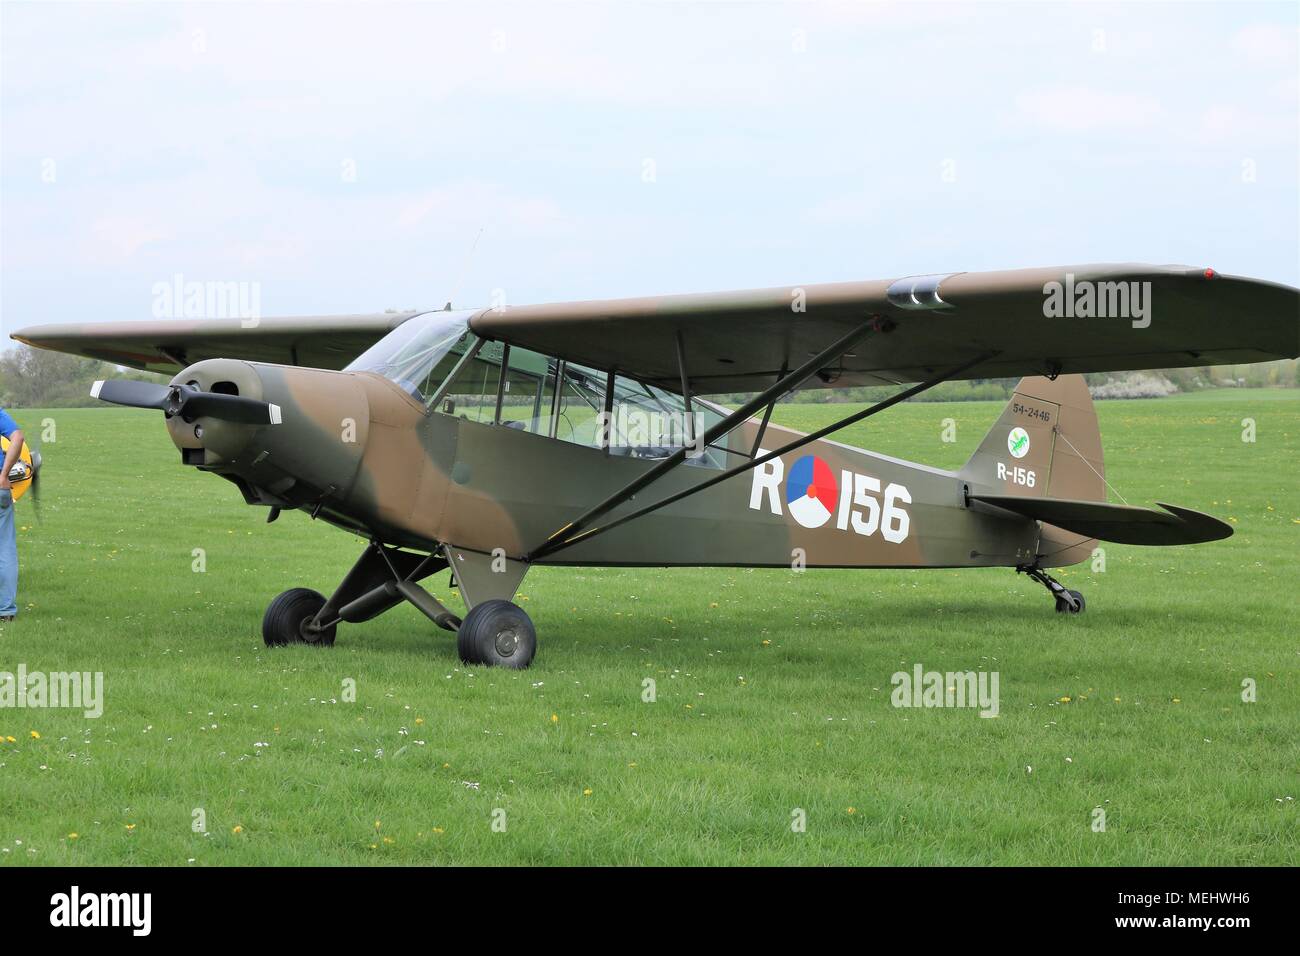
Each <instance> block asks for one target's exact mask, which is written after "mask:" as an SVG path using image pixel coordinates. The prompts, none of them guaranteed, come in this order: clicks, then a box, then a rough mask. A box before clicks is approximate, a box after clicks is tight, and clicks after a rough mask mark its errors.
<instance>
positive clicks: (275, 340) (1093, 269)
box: [13, 264, 1300, 668]
mask: <svg viewBox="0 0 1300 956" xmlns="http://www.w3.org/2000/svg"><path fill="white" fill-rule="evenodd" d="M13 338H15V339H17V340H18V341H20V342H24V343H27V344H28V345H32V346H37V347H40V348H47V349H54V350H58V351H62V352H70V353H73V354H77V355H83V356H89V357H92V358H96V359H102V360H105V361H108V362H112V363H115V364H117V365H119V366H129V367H132V368H136V369H144V370H148V371H155V372H174V373H175V374H174V375H173V377H172V378H171V381H170V384H168V385H162V384H154V383H149V382H138V381H128V380H123V379H116V380H112V379H110V380H107V381H102V382H96V383H95V386H94V388H93V390H92V394H93V395H94V396H96V397H97V398H99V399H101V400H103V401H106V402H111V403H114V404H117V405H125V406H132V407H140V408H153V409H158V410H161V411H162V412H163V415H164V419H165V424H166V428H167V432H168V434H169V435H170V437H171V439H172V441H173V442H174V443H175V445H176V447H177V449H178V450H179V452H180V457H181V463H182V464H183V465H185V466H188V467H190V468H194V469H196V470H198V471H204V472H210V473H212V474H214V475H218V476H220V477H222V478H224V479H226V480H227V481H229V482H230V483H232V484H233V485H234V486H235V487H236V488H237V489H238V491H239V493H240V494H241V495H242V496H243V498H244V500H245V502H247V503H248V504H250V505H256V506H262V507H266V508H268V509H269V512H268V517H267V520H268V521H274V520H276V518H278V517H279V515H280V514H281V512H282V511H283V510H285V509H298V510H301V511H305V512H307V513H308V514H309V515H310V516H311V517H312V518H318V519H321V520H323V521H325V522H327V523H329V524H331V525H335V526H337V527H339V528H342V529H344V530H346V531H349V532H352V533H353V534H355V535H357V536H359V537H360V538H362V539H364V540H365V542H366V544H365V547H364V549H363V550H362V552H361V555H360V557H359V558H358V559H357V561H356V564H355V565H354V566H353V567H352V569H351V570H350V571H349V572H348V573H347V575H346V576H345V577H344V579H343V581H342V582H341V583H340V584H339V585H338V586H337V587H336V588H335V589H334V590H333V592H332V593H331V594H330V595H329V596H328V597H326V596H325V595H323V594H321V593H319V592H317V591H315V590H313V589H310V588H306V587H294V588H291V589H289V590H286V591H284V592H283V593H281V594H280V595H278V596H277V597H275V598H274V599H273V600H272V601H271V602H270V604H269V606H268V607H267V609H266V612H265V615H264V618H263V622H262V633H263V639H264V641H265V642H266V644H267V645H269V646H280V645H286V644H296V643H306V644H313V645H317V646H329V645H332V644H333V643H334V640H335V636H336V631H337V627H338V625H339V624H342V623H347V624H357V623H361V622H364V621H369V620H372V619H374V618H376V617H378V616H379V615H381V614H383V613H384V612H385V611H387V610H389V609H391V608H393V607H395V606H397V605H398V604H400V603H402V602H403V601H405V602H409V603H410V604H412V605H414V606H415V607H416V608H418V609H419V610H420V611H421V612H422V613H423V614H424V615H425V616H427V617H428V618H429V619H430V620H431V621H433V622H434V624H436V625H437V626H439V627H441V628H443V629H445V630H448V631H451V632H453V633H455V634H456V635H457V650H458V653H459V656H460V657H461V659H462V660H463V661H465V662H466V663H469V664H481V665H498V666H505V667H511V668H522V667H527V666H528V665H529V664H530V663H531V662H532V660H533V658H534V655H535V653H536V649H537V635H536V631H535V629H534V627H533V624H532V621H531V620H530V618H529V616H528V615H527V614H526V613H525V612H524V610H523V609H522V608H521V607H519V606H518V605H517V604H516V603H514V600H513V599H514V598H515V597H516V594H517V591H518V588H519V585H520V582H521V581H522V580H523V578H524V575H525V573H526V572H527V571H528V569H529V568H530V567H532V566H533V565H568V566H616V565H618V566H656V567H658V566H701V567H704V566H714V567H799V568H816V567H833V568H979V567H1006V568H1011V569H1014V570H1015V571H1016V572H1018V573H1023V574H1026V575H1028V576H1029V577H1030V578H1032V579H1033V580H1035V581H1037V582H1038V583H1039V584H1041V585H1043V586H1044V587H1045V588H1046V589H1047V590H1048V592H1049V593H1050V595H1051V597H1052V599H1053V601H1054V604H1055V609H1056V611H1058V612H1060V613H1063V614H1077V613H1079V612H1082V611H1083V610H1084V607H1085V601H1084V597H1083V595H1082V594H1081V593H1080V592H1078V591H1077V590H1071V589H1068V588H1066V587H1064V586H1063V585H1062V584H1061V583H1060V582H1059V581H1058V580H1057V579H1056V578H1054V577H1052V576H1051V574H1049V573H1048V572H1049V571H1050V570H1052V569H1055V568H1059V567H1065V566H1067V565H1070V564H1074V563H1077V562H1079V561H1082V560H1085V559H1086V558H1088V557H1089V556H1090V555H1091V553H1092V550H1093V547H1094V545H1095V544H1096V542H1097V541H1114V542H1123V543H1129V544H1146V545H1176V544H1193V543H1198V542H1207V541H1213V540H1216V539H1220V538H1225V537H1227V536H1229V535H1230V534H1231V533H1232V528H1231V527H1230V526H1229V525H1227V524H1225V523H1224V522H1222V521H1219V520H1218V519H1216V518H1213V517H1211V516H1209V515H1206V514H1202V513H1200V512H1197V511H1193V510H1190V509H1188V508H1182V507H1178V506H1175V505H1169V504H1161V506H1160V507H1161V508H1162V509H1163V510H1160V511H1157V510H1155V509H1151V508H1145V507H1134V506H1129V505H1127V504H1112V503H1110V502H1109V500H1108V493H1107V492H1108V485H1107V482H1106V478H1105V469H1104V463H1103V456H1102V446H1101V436H1100V432H1099V429H1098V425H1097V416H1096V412H1095V410H1094V409H1093V405H1092V399H1091V397H1090V395H1089V393H1088V389H1087V386H1086V385H1085V383H1084V379H1083V374H1084V373H1087V372H1112V371H1121V370H1129V369H1148V368H1170V367H1179V366H1209V365H1224V364H1243V363H1250V362H1263V361H1269V360H1273V359H1279V358H1294V357H1296V356H1297V355H1300V290H1297V289H1294V288H1291V287H1289V286H1285V285H1279V284H1275V283H1271V282H1266V281H1259V280H1253V279H1248V278H1242V277H1236V276H1228V275H1220V274H1218V273H1217V272H1215V271H1214V270H1213V269H1208V268H1199V267H1197V268H1193V267H1187V266H1150V265H1140V264H1106V265H1081V266H1072V267H1053V268H1038V269H1019V270H1009V271H998V272H982V273H980V272H954V273H945V274H935V275H921V276H907V277H904V278H898V279H892V280H890V279H886V280H874V281H862V282H841V283H831V284H819V285H808V286H799V287H778V288H770V289H758V290H745V291H738V292H723V293H705V294H693V295H672V296H659V297H648V298H629V299H613V300H601V301H585V302H567V303H555V304H544V305H522V306H504V305H503V306H497V307H491V308H480V309H468V310H467V309H453V308H452V307H451V304H450V303H448V305H447V306H446V308H445V309H442V310H438V311H425V312H401V313H392V312H389V313H378V314H365V315H343V316H320V317H309V318H282V319H271V318H267V319H262V320H260V321H259V320H254V321H247V320H241V319H237V318H225V319H202V320H152V321H140V322H97V323H92V324H80V325H47V326H39V327H31V328H26V329H22V330H20V331H18V332H16V333H14V334H13ZM177 369H179V371H176V370H177ZM1015 376H1021V378H1020V382H1019V384H1018V385H1017V386H1016V388H1015V390H1014V393H1013V395H1012V397H1011V399H1010V400H1009V401H1008V402H1007V404H1006V407H1005V408H1004V409H1003V411H1002V413H1001V416H1000V417H999V418H998V420H997V422H996V423H995V424H994V425H993V427H992V429H991V430H990V431H989V432H988V434H987V435H986V436H985V438H984V439H983V441H982V442H981V443H980V445H979V447H978V448H977V449H976V450H975V452H974V454H973V455H972V456H971V458H970V460H969V461H968V462H967V463H966V464H965V465H964V466H963V467H962V468H960V469H958V470H956V471H945V470H942V469H938V468H931V467H927V466H925V465H921V464H916V463H913V462H908V461H903V460H901V459H898V458H893V457H889V456H886V455H881V454H876V453H873V452H870V451H867V450H865V449H861V448H855V447H851V446H849V445H845V444H841V443H838V442H836V441H833V440H832V439H831V438H830V437H829V436H831V435H832V434H833V433H834V432H836V431H838V430H839V429H842V428H844V427H845V426H847V425H850V424H852V423H855V422H859V421H862V420H864V419H866V418H869V417H871V416H873V415H876V414H878V413H881V412H884V411H886V410H887V409H889V408H891V407H893V406H894V405H896V404H898V403H899V402H902V401H905V400H907V399H909V398H912V397H914V396H916V395H919V394H921V393H922V392H924V391H926V390H927V389H930V388H933V387H934V386H936V385H938V384H939V383H941V382H945V381H949V380H954V379H972V378H991V377H1015ZM864 385H887V386H891V387H893V388H894V389H896V391H894V392H893V394H892V395H891V396H890V397H888V398H886V399H884V400H882V401H878V402H876V403H874V404H871V405H869V406H867V407H865V408H861V409H859V410H856V411H853V412H852V413H851V414H846V415H844V416H843V417H841V418H840V419H839V420H838V421H836V422H834V423H833V424H831V425H828V426H826V427H824V428H821V429H818V430H817V431H815V432H813V433H811V434H801V433H799V432H795V431H792V430H790V429H787V428H783V427H781V426H779V425H776V424H774V423H773V422H772V421H771V418H772V415H773V410H774V407H775V404H776V403H777V402H778V401H780V400H781V399H783V398H785V397H786V396H788V395H790V394H791V393H792V392H794V391H796V390H798V389H805V388H829V389H835V388H847V387H854V386H864ZM731 393H743V394H747V395H750V397H748V398H746V399H745V400H743V401H740V402H739V403H738V404H737V407H735V408H728V407H724V406H723V405H720V404H717V403H715V402H713V401H710V400H709V399H708V398H707V396H709V395H718V394H731ZM447 569H450V572H451V575H450V582H451V584H452V586H453V587H454V588H455V589H456V590H457V591H458V592H459V594H460V598H461V600H462V601H463V602H464V604H465V607H466V609H467V610H466V613H465V614H464V616H463V617H462V616H460V615H458V614H456V613H454V612H453V611H452V610H451V609H450V608H448V607H447V606H446V605H445V604H444V603H443V602H442V601H440V600H438V599H437V598H436V597H435V596H434V595H433V594H431V593H430V592H429V590H427V589H426V588H425V587H423V586H422V585H421V583H420V582H421V581H423V580H425V579H427V578H429V577H430V576H432V575H434V574H436V573H438V572H441V571H444V570H447Z"/></svg>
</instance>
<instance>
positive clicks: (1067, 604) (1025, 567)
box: [1016, 564, 1086, 614]
mask: <svg viewBox="0 0 1300 956" xmlns="http://www.w3.org/2000/svg"><path fill="white" fill-rule="evenodd" d="M1016 573H1017V574H1027V575H1028V576H1029V577H1031V578H1033V579H1034V580H1035V581H1037V582H1038V583H1039V584H1041V585H1042V586H1043V587H1045V588H1047V590H1048V591H1049V592H1051V595H1052V597H1053V598H1055V599H1056V613H1057V614H1082V613H1083V609H1084V607H1085V606H1086V603H1085V601H1084V600H1083V595H1082V594H1080V593H1079V592H1078V591H1071V590H1070V589H1069V588H1067V587H1066V586H1065V585H1064V584H1062V583H1061V582H1060V581H1058V580H1056V578H1054V577H1052V576H1051V575H1050V574H1048V573H1047V572H1046V571H1044V570H1043V569H1042V568H1040V567H1038V565H1036V564H1022V565H1020V566H1019V567H1017V568H1016Z"/></svg>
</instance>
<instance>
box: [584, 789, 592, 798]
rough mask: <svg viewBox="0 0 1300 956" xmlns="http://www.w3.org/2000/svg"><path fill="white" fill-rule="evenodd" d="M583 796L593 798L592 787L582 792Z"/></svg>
mask: <svg viewBox="0 0 1300 956" xmlns="http://www.w3.org/2000/svg"><path fill="white" fill-rule="evenodd" d="M582 795H583V796H584V797H589V796H591V787H588V788H587V789H586V790H584V791H582Z"/></svg>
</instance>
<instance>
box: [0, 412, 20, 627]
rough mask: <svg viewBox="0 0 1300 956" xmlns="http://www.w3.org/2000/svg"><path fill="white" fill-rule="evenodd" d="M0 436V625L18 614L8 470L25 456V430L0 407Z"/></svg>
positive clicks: (16, 569)
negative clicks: (0, 446) (0, 458)
mask: <svg viewBox="0 0 1300 956" xmlns="http://www.w3.org/2000/svg"><path fill="white" fill-rule="evenodd" d="M0 435H3V436H4V437H5V438H7V439H9V448H8V449H7V450H6V451H5V462H4V469H3V470H2V471H0V622H7V621H12V620H13V619H14V617H15V616H16V615H17V614H18V534H17V529H16V528H15V527H14V490H13V488H12V487H11V486H10V484H9V470H10V469H11V468H13V466H14V464H15V463H16V462H17V461H18V459H19V457H20V456H21V455H22V453H23V430H22V429H21V428H19V427H18V423H17V422H16V421H14V420H13V418H11V417H10V415H9V413H8V412H7V411H5V410H4V409H3V408H0Z"/></svg>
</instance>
